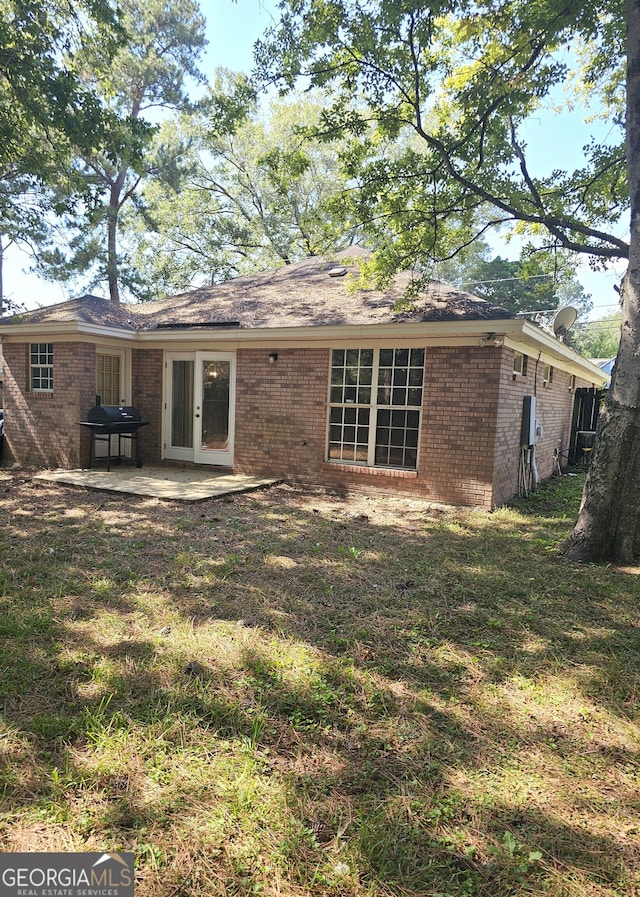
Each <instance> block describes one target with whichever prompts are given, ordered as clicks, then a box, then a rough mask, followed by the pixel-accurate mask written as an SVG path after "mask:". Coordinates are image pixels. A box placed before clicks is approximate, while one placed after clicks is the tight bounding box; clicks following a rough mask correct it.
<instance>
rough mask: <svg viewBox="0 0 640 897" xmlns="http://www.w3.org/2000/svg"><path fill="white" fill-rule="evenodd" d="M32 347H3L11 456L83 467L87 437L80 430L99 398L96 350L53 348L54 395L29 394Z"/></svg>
mask: <svg viewBox="0 0 640 897" xmlns="http://www.w3.org/2000/svg"><path fill="white" fill-rule="evenodd" d="M29 352H30V344H29V343H5V345H4V346H3V355H4V397H3V401H4V412H5V441H6V446H7V448H8V454H9V455H10V456H11V458H13V459H14V460H15V461H17V462H18V463H20V464H26V465H31V464H33V465H37V466H41V467H66V468H74V467H79V466H81V464H82V463H83V461H84V460H85V458H88V451H89V434H88V431H86V430H83V428H82V427H80V426H78V421H80V420H81V419H82V416H83V415H84V413H86V410H87V408H89V407H90V406H91V405H92V404H93V402H94V399H95V364H96V363H95V355H96V353H95V346H93V345H91V344H90V343H54V344H53V391H52V392H50V393H48V392H42V393H41V392H32V391H31V390H30V389H29V385H30V384H29V362H30V356H29Z"/></svg>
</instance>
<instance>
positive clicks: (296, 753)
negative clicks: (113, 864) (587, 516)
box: [0, 484, 640, 897]
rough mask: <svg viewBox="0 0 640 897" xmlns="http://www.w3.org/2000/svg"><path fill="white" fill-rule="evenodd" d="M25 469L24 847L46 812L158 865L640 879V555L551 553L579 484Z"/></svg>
mask: <svg viewBox="0 0 640 897" xmlns="http://www.w3.org/2000/svg"><path fill="white" fill-rule="evenodd" d="M561 485H562V488H563V489H565V490H566V488H568V487H566V486H565V484H561ZM574 487H575V488H573V497H572V499H571V500H572V501H573V505H572V507H575V506H576V504H577V501H578V489H577V485H576V484H574ZM18 491H19V493H20V490H18ZM22 493H24V494H21V493H20V494H18V495H17V496H16V497H15V501H13V500H10V501H8V502H7V503H6V504H7V508H6V510H7V511H8V517H7V519H8V525H7V526H6V528H5V529H4V530H3V532H2V534H1V536H0V540H2V543H3V545H2V549H3V558H4V559H5V561H4V562H3V569H2V572H1V574H0V577H1V578H0V595H1V596H2V597H1V598H0V606H1V607H2V616H1V617H0V635H1V636H2V659H1V663H2V668H3V672H4V675H3V679H2V699H3V710H4V726H5V732H4V736H5V737H3V738H2V739H0V764H1V770H2V775H3V778H4V792H3V804H2V813H3V817H4V820H5V822H4V828H0V837H2V838H3V841H2V843H3V848H4V849H6V850H17V849H22V848H23V847H24V845H25V844H26V845H27V848H26V849H36V848H34V847H33V846H31V847H29V846H28V845H29V844H33V843H34V842H33V840H31V841H30V840H29V839H30V838H32V839H33V838H34V837H36V835H35V834H34V833H37V832H38V831H41V828H42V825H43V824H45V825H47V826H48V827H49V829H50V830H51V831H52V832H54V833H55V832H56V831H58V832H60V831H64V833H65V837H66V838H67V840H68V839H71V840H72V841H73V843H74V844H75V845H76V847H77V849H92V848H93V847H95V848H96V849H113V848H114V847H117V846H122V847H130V848H131V849H135V850H136V853H137V858H138V867H139V873H140V881H139V893H141V894H146V893H149V894H152V893H153V894H167V895H168V894H174V893H175V894H178V893H182V894H194V895H195V894H200V895H211V894H221V895H222V894H227V893H233V894H254V893H255V894H257V893H265V892H266V893H270V892H269V890H268V889H269V888H272V892H273V893H276V892H277V893H282V894H291V895H294V894H295V895H298V894H301V893H302V894H318V895H320V894H340V895H364V894H411V895H415V897H418V895H420V897H422V895H425V894H447V895H451V897H465V895H466V897H470V895H475V894H477V895H481V894H486V895H497V897H502V895H505V897H506V895H510V894H515V893H528V894H529V893H530V894H540V895H542V894H545V893H548V892H549V891H552V892H554V893H557V894H567V895H574V894H575V895H578V894H581V895H594V897H595V895H603V894H610V895H611V897H613V895H617V894H621V893H633V891H632V888H634V887H637V885H638V880H639V879H638V875H639V872H638V860H637V856H638V855H637V853H635V852H634V850H635V848H636V847H637V835H638V830H637V827H635V826H636V825H637V824H636V823H634V822H633V820H634V819H637V812H638V809H639V807H638V801H637V781H638V766H639V764H638V730H637V726H636V714H637V707H636V703H635V702H636V700H637V697H638V682H639V681H640V679H639V676H640V669H639V660H638V652H637V645H638V640H637V633H638V629H637V589H638V585H637V580H636V579H635V578H634V577H631V576H625V575H624V574H622V573H619V572H616V571H615V570H608V569H605V568H596V567H594V568H576V567H571V566H569V565H567V564H566V563H565V562H563V561H561V560H560V559H558V558H557V556H556V555H555V553H554V550H553V547H554V545H555V544H556V543H557V542H558V541H559V540H560V539H561V538H562V537H563V535H564V534H565V532H566V530H567V528H568V521H567V518H566V513H568V512H567V511H566V508H568V507H570V501H569V498H568V497H567V496H566V495H563V496H562V500H561V501H556V502H555V503H554V500H553V496H551V497H546V498H544V497H541V498H539V499H538V501H539V505H540V506H544V514H540V513H538V514H537V515H533V514H531V513H526V514H522V513H516V512H514V511H509V510H502V511H498V512H496V513H495V514H493V515H487V514H474V513H472V512H454V511H451V512H447V511H438V512H436V511H428V510H427V509H426V508H424V507H423V506H420V505H419V503H411V502H408V503H405V504H404V505H403V504H399V505H398V509H397V510H396V511H395V512H394V513H393V514H391V515H389V516H388V517H387V516H385V514H384V513H381V514H379V513H378V510H379V509H380V508H381V507H382V509H383V511H384V500H382V505H378V504H372V508H373V509H374V510H372V511H371V512H370V513H363V512H362V510H361V508H362V506H363V502H361V503H360V504H359V505H358V509H359V511H360V512H359V513H355V512H354V511H353V510H352V507H353V505H352V503H350V502H349V501H348V500H340V499H327V498H320V497H317V498H314V497H312V496H303V495H298V494H296V493H291V492H289V491H287V490H279V491H277V492H274V493H271V494H264V495H259V496H254V497H249V496H246V497H243V498H240V499H236V500H234V501H232V502H228V503H214V502H208V503H205V504H203V505H199V506H198V507H197V508H195V509H188V510H187V511H185V510H184V508H182V507H180V506H178V505H172V504H158V503H155V504H154V503H149V502H145V501H143V500H140V501H138V500H133V501H132V500H131V499H124V498H123V499H117V498H115V499H109V500H108V501H106V500H105V499H104V498H103V497H100V496H93V495H88V496H78V495H77V494H74V493H71V492H69V493H65V492H59V493H56V498H55V500H54V502H53V503H52V504H51V505H49V506H48V508H47V510H46V512H45V513H43V511H42V508H41V507H39V503H38V502H37V501H36V500H35V499H34V497H33V495H32V494H31V493H29V491H28V484H27V485H25V486H24V488H23V489H22ZM25 498H26V499H27V500H24V499H25ZM545 503H546V505H545ZM559 505H560V506H562V508H563V510H562V511H561V512H557V511H556V510H554V509H555V508H557V507H558V506H559ZM364 506H365V507H366V503H364ZM54 524H55V526H54ZM34 546H35V549H34ZM43 821H44V822H43ZM3 831H4V835H3V834H1V833H2V832H3ZM52 837H53V835H52ZM274 882H277V883H279V884H277V888H279V891H276V890H275V889H276V885H275V884H274ZM260 889H262V890H260Z"/></svg>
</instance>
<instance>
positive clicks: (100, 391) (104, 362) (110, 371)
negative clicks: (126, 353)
mask: <svg viewBox="0 0 640 897" xmlns="http://www.w3.org/2000/svg"><path fill="white" fill-rule="evenodd" d="M96 395H97V396H100V401H101V403H102V404H103V405H119V404H120V399H121V398H122V395H121V389H120V356H119V355H103V354H101V353H98V354H97V355H96Z"/></svg>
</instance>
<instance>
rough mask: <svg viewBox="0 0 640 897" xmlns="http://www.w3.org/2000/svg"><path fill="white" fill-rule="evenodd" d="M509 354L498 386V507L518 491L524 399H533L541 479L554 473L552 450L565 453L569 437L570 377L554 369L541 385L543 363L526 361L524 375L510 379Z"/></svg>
mask: <svg viewBox="0 0 640 897" xmlns="http://www.w3.org/2000/svg"><path fill="white" fill-rule="evenodd" d="M513 355H514V353H513V351H511V350H510V349H506V350H505V351H504V354H503V360H502V377H501V379H502V386H501V392H500V410H499V413H498V426H497V433H496V453H495V466H494V499H493V500H494V505H500V504H502V503H503V502H505V501H506V500H507V499H509V498H511V497H512V496H513V495H515V494H516V493H517V491H518V468H519V464H520V434H521V424H522V407H523V399H524V396H527V395H529V396H535V397H536V420H537V422H538V424H540V425H541V426H542V428H543V434H542V436H541V437H540V438H539V439H538V442H537V444H536V454H535V457H536V466H537V468H538V475H539V477H540V479H541V480H544V479H546V478H548V477H550V476H551V475H552V474H553V472H554V470H555V457H554V450H555V449H557V450H558V451H559V452H561V453H563V452H566V450H567V448H568V446H569V438H570V435H571V415H572V411H573V396H574V393H573V391H572V390H571V389H570V385H571V375H570V374H568V373H566V372H565V371H561V370H559V369H558V368H554V370H553V380H552V381H551V382H550V383H548V384H546V385H544V381H543V373H542V372H543V364H542V362H540V363H538V364H537V371H536V361H537V360H536V358H534V357H531V356H529V357H528V358H527V372H526V374H525V375H516V378H515V379H514V376H513Z"/></svg>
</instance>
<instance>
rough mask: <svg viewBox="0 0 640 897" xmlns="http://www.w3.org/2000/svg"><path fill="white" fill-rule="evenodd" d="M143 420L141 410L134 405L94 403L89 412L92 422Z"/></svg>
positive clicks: (88, 417)
mask: <svg viewBox="0 0 640 897" xmlns="http://www.w3.org/2000/svg"><path fill="white" fill-rule="evenodd" d="M141 420H142V418H141V417H140V412H139V411H138V409H137V408H134V407H133V406H132V405H94V406H93V408H90V409H89V412H88V414H87V421H88V422H89V423H90V424H107V425H108V424H122V423H129V422H137V421H141Z"/></svg>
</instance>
